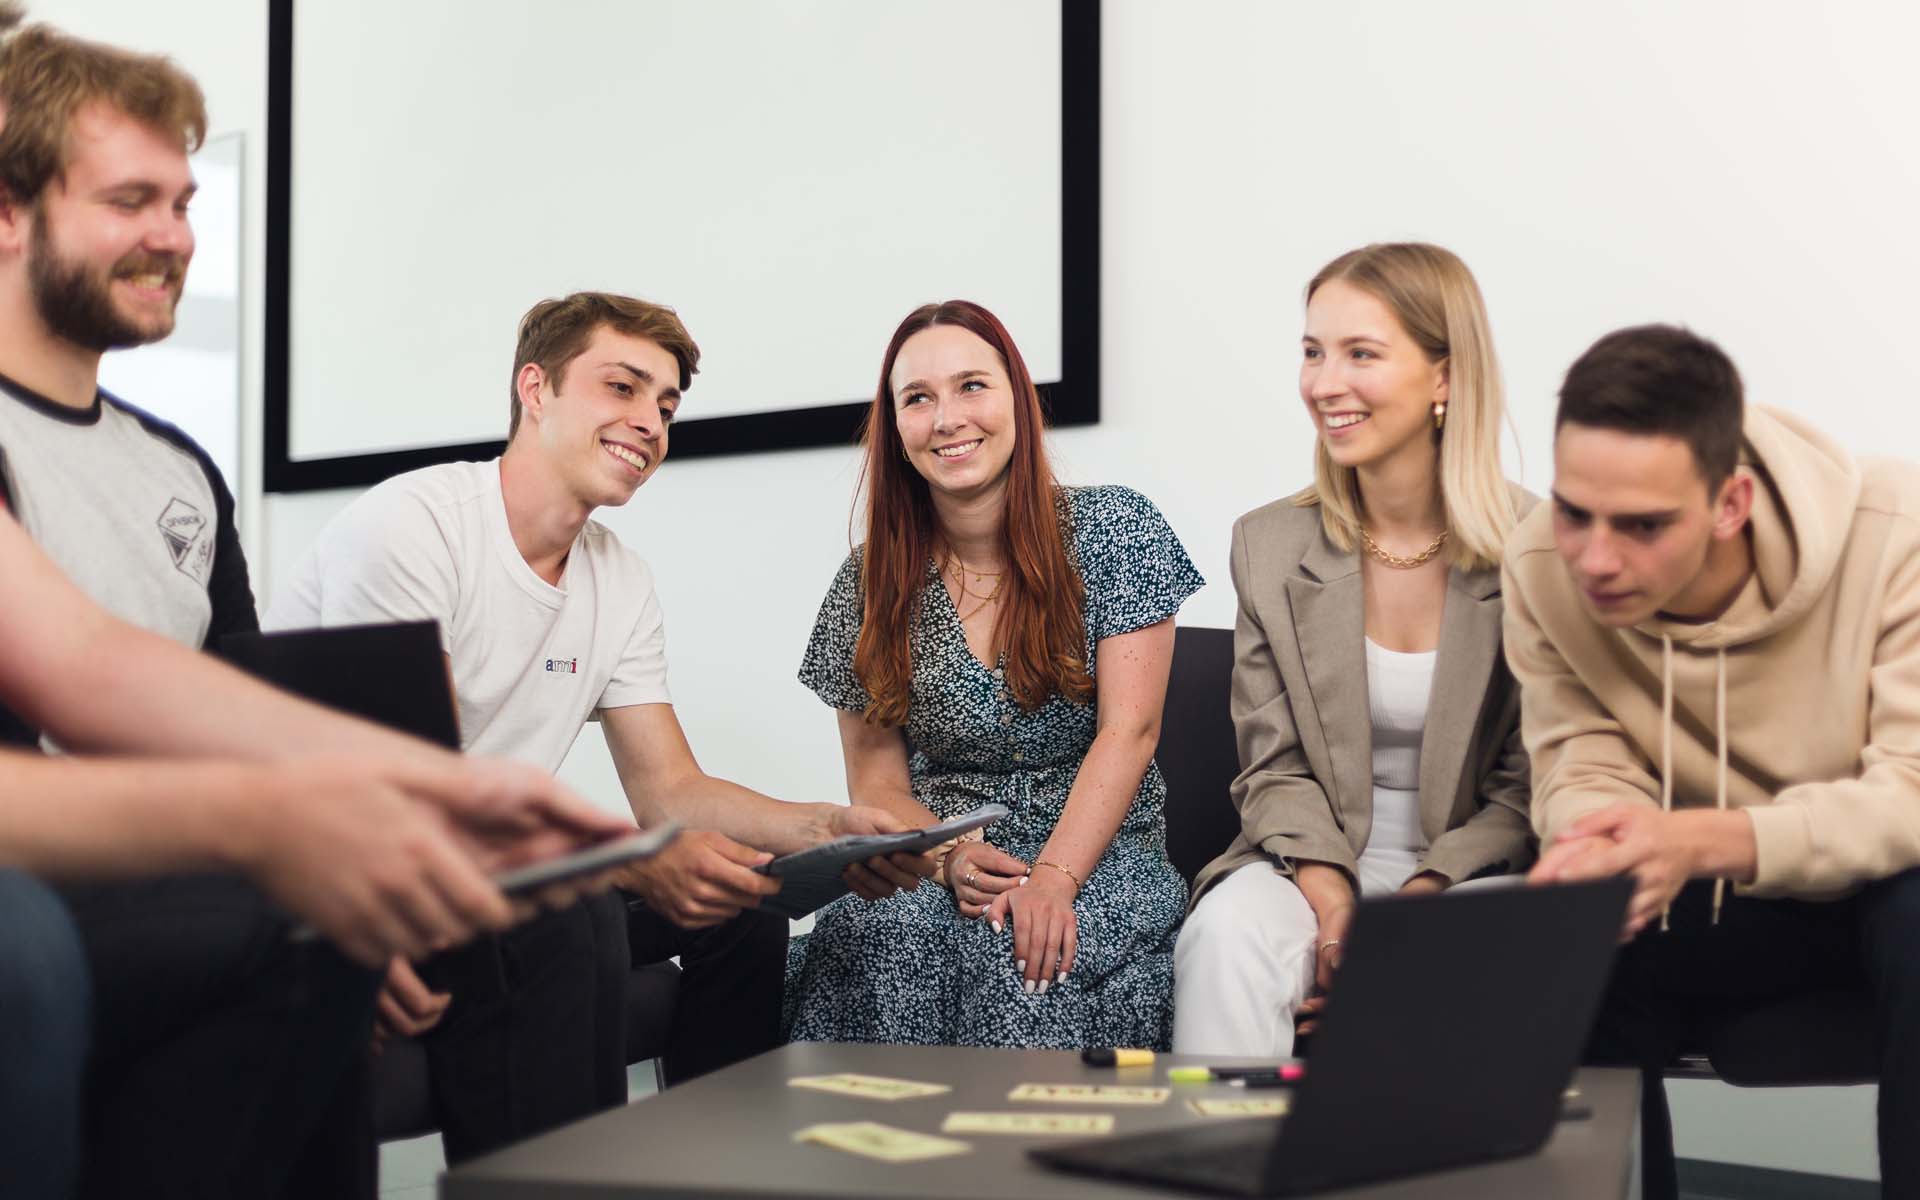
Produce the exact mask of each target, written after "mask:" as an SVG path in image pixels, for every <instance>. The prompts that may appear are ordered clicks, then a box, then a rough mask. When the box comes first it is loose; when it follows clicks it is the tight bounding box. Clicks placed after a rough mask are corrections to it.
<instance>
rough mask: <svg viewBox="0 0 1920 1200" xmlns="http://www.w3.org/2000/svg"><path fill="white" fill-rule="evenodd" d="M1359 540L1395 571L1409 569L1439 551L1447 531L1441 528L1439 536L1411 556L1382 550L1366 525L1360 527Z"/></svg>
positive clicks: (1369, 552) (1368, 551)
mask: <svg viewBox="0 0 1920 1200" xmlns="http://www.w3.org/2000/svg"><path fill="white" fill-rule="evenodd" d="M1360 540H1361V541H1362V542H1365V543H1366V546H1367V553H1368V554H1371V555H1373V556H1374V557H1375V558H1377V559H1379V560H1380V561H1381V562H1383V563H1385V564H1387V565H1388V566H1390V567H1392V568H1394V569H1395V570H1397V571H1410V570H1412V569H1413V568H1415V567H1417V566H1419V565H1420V564H1421V563H1424V562H1426V561H1427V560H1428V559H1430V558H1432V557H1433V556H1434V555H1436V554H1438V553H1440V547H1441V545H1443V544H1444V543H1445V542H1446V540H1447V531H1446V530H1444V529H1442V530H1441V531H1440V536H1439V537H1437V538H1435V539H1433V541H1432V543H1431V544H1429V545H1428V546H1427V548H1426V549H1425V550H1422V551H1421V552H1420V553H1418V554H1416V555H1414V556H1413V557H1412V558H1407V557H1404V556H1402V555H1399V554H1388V553H1387V552H1386V551H1385V550H1382V549H1381V548H1380V545H1379V543H1377V542H1375V541H1374V540H1373V536H1372V535H1371V534H1369V533H1368V532H1367V527H1366V526H1364V525H1362V526H1361V527H1360Z"/></svg>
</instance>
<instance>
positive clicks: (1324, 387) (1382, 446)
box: [1300, 279, 1447, 467]
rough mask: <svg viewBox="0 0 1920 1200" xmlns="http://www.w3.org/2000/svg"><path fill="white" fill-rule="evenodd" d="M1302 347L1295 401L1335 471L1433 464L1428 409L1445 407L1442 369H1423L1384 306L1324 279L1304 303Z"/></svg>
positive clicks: (1425, 364) (1428, 365)
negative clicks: (1407, 457)
mask: <svg viewBox="0 0 1920 1200" xmlns="http://www.w3.org/2000/svg"><path fill="white" fill-rule="evenodd" d="M1300 345H1301V359H1300V398H1301V400H1303V401H1305V402H1306V406H1307V413H1308V415H1309V416H1311V417H1312V418H1313V427H1314V430H1315V431H1316V432H1317V433H1318V434H1319V435H1320V440H1321V442H1322V443H1324V444H1325V445H1326V447H1327V453H1328V454H1329V455H1331V456H1332V458H1333V461H1334V462H1335V463H1337V464H1339V465H1340V466H1343V467H1363V466H1370V465H1376V464H1379V463H1382V462H1384V461H1386V460H1388V459H1390V458H1393V457H1395V456H1397V455H1402V454H1418V455H1424V456H1426V457H1427V458H1428V459H1429V460H1432V459H1434V458H1436V457H1437V451H1436V449H1435V446H1434V438H1433V406H1434V404H1435V403H1440V404H1445V403H1446V402H1447V371H1446V365H1445V364H1444V363H1434V362H1430V361H1428V359H1427V356H1426V353H1425V352H1424V351H1422V350H1421V349H1420V347H1419V345H1418V344H1416V343H1415V342H1414V340H1413V339H1412V338H1411V337H1410V336H1409V335H1408V334H1407V331H1406V329H1405V328H1404V327H1403V326H1402V325H1401V324H1400V321H1399V319H1398V318H1396V317H1395V316H1394V315H1393V310H1392V309H1390V308H1388V307H1387V306H1386V304H1384V303H1383V302H1382V301H1380V300H1379V299H1378V298H1377V297H1375V296H1374V295H1373V294H1372V293H1371V292H1367V291H1364V290H1362V289H1360V288H1357V287H1355V286H1353V285H1352V284H1350V283H1348V282H1346V281H1345V280H1343V279H1330V280H1328V281H1327V282H1326V283H1323V284H1321V285H1320V287H1319V289H1318V290H1317V291H1315V292H1314V293H1313V298H1312V299H1311V300H1308V301H1307V324H1306V331H1305V333H1303V334H1302V336H1301V338H1300Z"/></svg>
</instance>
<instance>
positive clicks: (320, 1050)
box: [62, 876, 378, 1198]
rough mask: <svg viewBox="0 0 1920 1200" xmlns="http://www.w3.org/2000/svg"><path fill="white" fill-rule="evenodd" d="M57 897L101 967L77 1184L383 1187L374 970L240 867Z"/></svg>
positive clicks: (332, 1192) (313, 1192)
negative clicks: (231, 873)
mask: <svg viewBox="0 0 1920 1200" xmlns="http://www.w3.org/2000/svg"><path fill="white" fill-rule="evenodd" d="M62 895H63V898H64V899H65V900H66V902H67V906H68V908H69V910H70V911H71V913H72V915H73V919H74V924H75V927H76V928H78V929H79V931H80V936H81V941H82V943H83V945H84V947H85V949H86V955H87V966H88V969H89V971H90V973H91V974H92V977H93V998H94V1019H93V1029H92V1041H93V1048H92V1055H91V1058H90V1060H89V1062H88V1067H87V1078H86V1091H85V1098H84V1134H83V1145H84V1148H85V1155H84V1162H83V1165H82V1168H81V1194H82V1195H86V1196H103V1197H121V1196H142V1197H171V1196H182V1197H187V1196H191V1197H223V1196H233V1197H254V1198H257V1197H275V1196H316V1197H318V1196H327V1197H354V1196H369V1197H370V1196H372V1195H373V1194H374V1187H375V1174H374V1171H375V1167H374V1143H373V1126H372V1116H371V1112H370V1109H369V1106H368V1103H367V1082H366V1081H367V1037H368V1033H369V1030H370V1028H371V1024H372V1018H373V997H374V990H375V986H376V984H377V980H378V976H377V975H376V974H375V973H374V972H372V971H368V970H364V969H362V968H360V967H357V966H354V965H353V964H351V963H349V962H348V961H347V960H346V959H344V958H342V957H341V956H340V954H339V953H338V952H337V951H335V950H334V949H333V948H332V947H330V946H328V945H326V944H324V943H321V942H310V943H304V944H295V943H294V942H293V941H292V940H291V939H290V937H289V926H288V922H287V920H286V918H285V917H283V916H281V915H280V914H279V913H278V912H276V911H275V910H274V909H273V908H272V907H271V906H270V905H269V904H268V903H267V901H266V900H265V898H264V897H262V896H261V895H260V893H259V892H257V891H256V890H254V889H253V888H252V887H251V886H250V885H248V884H246V883H245V882H243V881H241V880H238V879H233V878H227V877H220V876H181V877H176V878H172V879H165V880H159V881H154V882H150V883H137V884H112V885H97V886H88V887H73V888H67V889H64V890H63V892H62Z"/></svg>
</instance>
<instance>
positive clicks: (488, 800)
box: [401, 755, 633, 892]
mask: <svg viewBox="0 0 1920 1200" xmlns="http://www.w3.org/2000/svg"><path fill="white" fill-rule="evenodd" d="M401 782H402V784H403V786H405V787H407V788H408V789H409V790H410V791H412V792H413V793H414V794H415V795H416V797H417V798H419V799H421V800H424V801H427V802H429V803H432V804H436V805H438V806H440V807H441V808H443V809H444V810H445V811H446V813H447V815H448V817H449V819H450V820H451V821H452V822H453V825H454V828H455V829H456V831H457V832H458V833H459V835H460V836H461V837H463V838H464V839H466V840H467V842H468V843H469V845H470V847H471V849H472V852H473V854H474V856H475V857H476V858H477V859H479V860H480V863H481V865H482V866H484V867H485V868H487V869H488V870H490V871H498V870H501V869H503V868H506V867H516V866H520V865H522V864H525V863H530V862H538V861H540V860H542V859H548V858H553V857H555V856H557V855H561V854H566V853H568V852H570V851H574V850H579V849H582V848H583V847H586V846H590V845H593V844H594V843H595V842H601V841H605V840H607V839H609V838H616V837H619V836H621V835H622V834H626V833H632V832H633V823H632V822H631V821H630V820H629V819H627V818H626V817H624V816H613V815H611V814H609V813H604V812H601V811H600V810H599V809H596V808H594V807H593V806H592V805H590V804H588V803H587V802H586V801H584V800H582V799H580V797H578V796H577V795H575V794H574V793H573V791H572V790H571V789H570V788H568V787H567V786H566V785H565V784H563V783H561V782H560V781H559V780H557V779H555V778H554V777H553V775H552V774H551V773H550V772H547V771H542V770H540V769H538V768H536V767H530V766H527V765H526V764H524V763H516V762H509V761H507V760H505V759H498V758H465V757H462V756H459V755H448V756H447V759H446V761H445V762H444V763H443V764H442V765H441V768H440V769H439V770H432V769H426V768H422V769H418V770H414V771H410V772H409V773H408V774H407V776H406V777H404V778H403V779H402V780H401ZM572 886H573V888H574V890H575V891H576V892H585V891H588V890H591V887H590V882H581V881H575V882H574V883H573V885H572ZM602 886H606V885H605V883H604V882H603V883H602Z"/></svg>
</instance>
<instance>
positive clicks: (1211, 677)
mask: <svg viewBox="0 0 1920 1200" xmlns="http://www.w3.org/2000/svg"><path fill="white" fill-rule="evenodd" d="M1232 687H1233V630H1231V629H1207V628H1204V627H1202V626H1197V625H1183V626H1181V627H1180V628H1178V629H1176V630H1175V631H1174V635H1173V673H1172V675H1171V677H1169V678H1168V680H1167V704H1166V709H1165V711H1164V712H1163V713H1162V714H1161V717H1160V746H1159V748H1158V749H1157V750H1155V751H1154V759H1155V761H1156V762H1158V763H1159V764H1160V773H1161V774H1162V775H1164V776H1165V777H1166V780H1167V856H1168V857H1169V858H1171V859H1172V860H1173V865H1174V866H1175V867H1177V868H1179V871H1180V873H1181V874H1182V875H1184V876H1186V877H1187V882H1188V883H1192V882H1193V877H1194V876H1195V875H1196V874H1198V873H1199V871H1200V868H1202V867H1204V866H1206V865H1207V864H1208V863H1210V862H1212V861H1213V860H1214V859H1215V858H1218V857H1219V856H1220V854H1221V853H1222V852H1223V851H1224V850H1226V848H1227V843H1229V842H1231V841H1232V840H1233V838H1234V835H1235V834H1237V833H1239V832H1240V814H1239V813H1238V812H1236V811H1235V810H1234V807H1233V801H1232V800H1231V799H1229V798H1228V795H1227V790H1228V788H1229V787H1230V786H1231V785H1232V783H1233V777H1234V776H1235V775H1238V774H1239V773H1240V750H1239V747H1238V745H1237V744H1236V742H1235V740H1234V735H1233V713H1232V710H1231V709H1230V708H1229V707H1228V697H1229V695H1230V693H1231V690H1232Z"/></svg>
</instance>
